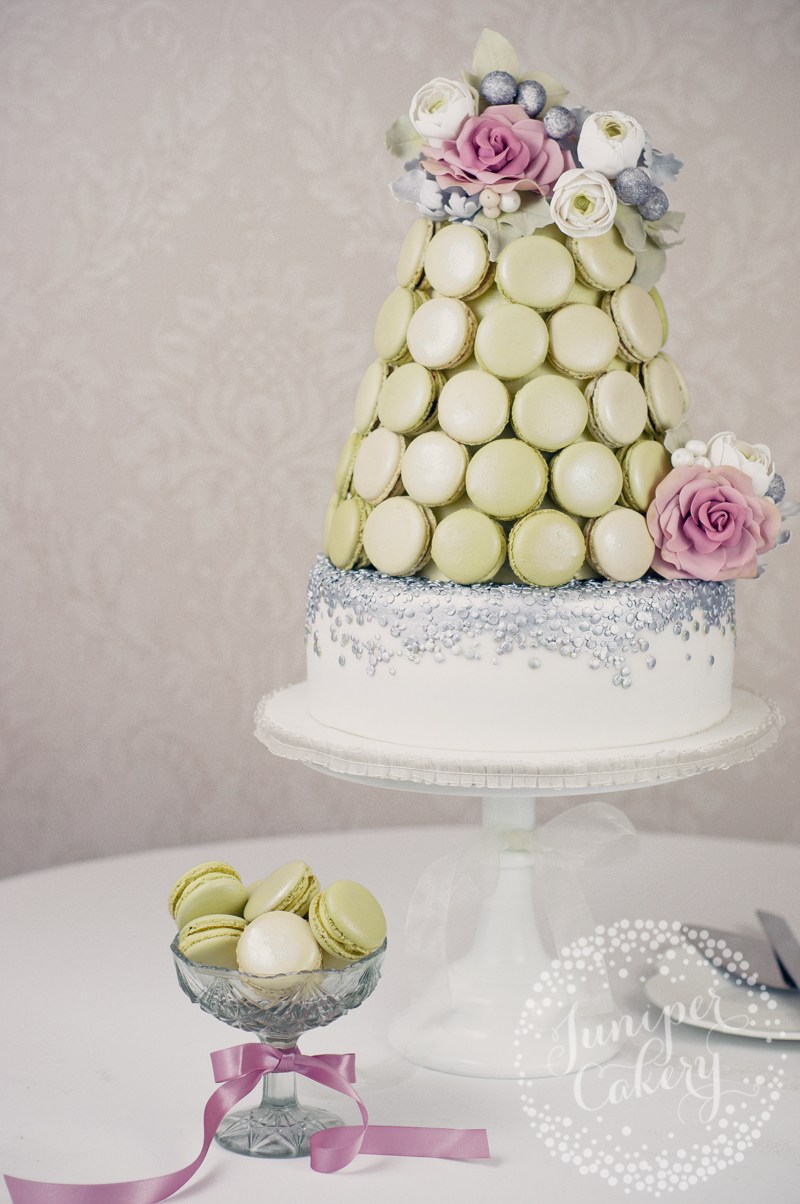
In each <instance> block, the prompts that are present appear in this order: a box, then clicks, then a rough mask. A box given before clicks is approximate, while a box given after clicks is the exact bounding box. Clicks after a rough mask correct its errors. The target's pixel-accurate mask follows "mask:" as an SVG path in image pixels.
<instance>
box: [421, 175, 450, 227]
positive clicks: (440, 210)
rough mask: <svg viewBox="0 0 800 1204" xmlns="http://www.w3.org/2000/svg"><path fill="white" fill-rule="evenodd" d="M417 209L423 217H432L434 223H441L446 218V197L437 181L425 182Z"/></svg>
mask: <svg viewBox="0 0 800 1204" xmlns="http://www.w3.org/2000/svg"><path fill="white" fill-rule="evenodd" d="M417 208H418V209H419V211H420V213H421V214H422V215H423V217H430V218H432V220H433V221H439V220H441V218H443V217H444V216H445V211H444V196H443V194H442V190H441V188H440V187H439V185H438V184H437V183H436V181H435V180H431V179H426V180H424V181H423V183H422V186H421V187H420V190H419V196H418V197H417Z"/></svg>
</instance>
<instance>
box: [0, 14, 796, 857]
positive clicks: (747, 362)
mask: <svg viewBox="0 0 800 1204" xmlns="http://www.w3.org/2000/svg"><path fill="white" fill-rule="evenodd" d="M485 24H486V25H490V26H492V27H493V28H496V29H499V30H501V31H503V32H504V33H506V35H507V36H509V37H510V38H511V40H512V41H513V42H514V43H515V44H516V46H517V47H518V49H519V50H520V53H521V56H522V58H523V60H525V61H526V62H527V63H528V64H530V65H531V66H534V65H536V64H537V63H538V64H540V65H541V66H543V67H546V68H547V69H548V70H549V71H550V72H551V73H552V74H553V75H555V76H557V77H560V78H562V79H564V80H565V82H567V83H569V84H571V85H572V88H573V91H572V97H571V98H572V100H573V102H574V103H578V102H582V103H585V104H586V105H588V106H589V107H592V108H619V109H622V110H623V111H627V112H630V113H632V114H634V115H635V116H636V117H637V118H639V120H640V121H642V123H643V124H644V125H645V126H646V127H647V128H648V129H649V130H650V131H652V133H653V134H654V135H655V138H656V141H657V144H658V145H660V146H661V147H662V148H663V149H667V150H673V151H674V152H675V153H676V154H678V156H679V157H680V158H681V159H683V160H684V162H685V164H686V168H685V171H684V173H683V174H682V176H681V178H680V180H679V181H678V183H677V185H676V186H675V187H674V189H673V198H672V199H673V204H674V205H675V206H676V207H678V208H681V209H685V210H686V211H687V213H688V218H687V222H686V228H685V233H686V243H685V245H684V246H683V247H681V248H679V249H677V250H675V251H674V252H673V253H672V254H671V256H670V262H669V267H668V272H667V275H666V277H665V279H664V284H663V293H664V296H665V298H666V302H667V305H668V308H669V311H670V316H671V320H672V333H671V338H670V350H671V352H672V354H673V355H674V356H675V357H676V358H677V360H678V361H679V363H680V364H681V365H682V367H683V369H684V371H685V374H686V376H687V378H688V381H689V385H690V388H691V392H692V395H693V399H694V424H695V427H696V429H698V431H703V432H705V433H707V434H711V433H713V432H714V431H716V430H719V429H726V428H733V429H736V430H737V431H738V432H739V433H740V435H742V437H745V438H750V439H751V440H763V441H765V442H767V443H769V444H770V445H771V446H772V447H773V449H774V451H775V453H776V457H777V458H778V460H779V462H780V465H781V466H782V468H783V470H784V473H785V475H786V476H787V478H788V479H789V481H790V484H791V485H792V486H793V489H794V494H795V496H797V494H798V493H800V475H799V474H798V469H797V465H798V464H800V432H799V431H798V422H797V417H796V415H797V408H798V401H797V398H798V379H800V355H799V353H798V345H799V344H800V339H798V335H797V318H798V314H797V273H798V253H797V248H798V240H799V239H800V230H799V229H798V226H799V225H800V205H798V203H797V197H798V196H799V195H800V160H799V158H798V150H797V147H798V141H797V113H798V107H799V106H798V100H800V96H799V95H798V91H799V89H798V83H797V81H798V78H800V7H798V5H797V4H796V3H794V2H789V0H786V2H784V0H765V2H763V3H761V4H759V5H754V4H751V3H745V2H740V0H735V2H734V0H731V2H720V0H711V2H708V0H703V2H702V3H699V2H698V0H673V2H669V3H667V2H661V3H657V4H656V3H650V2H649V0H617V2H614V0H585V2H584V3H583V4H581V5H579V6H575V5H573V4H568V5H565V4H561V3H555V2H552V3H549V4H547V3H536V4H533V3H524V4H523V3H516V2H512V0H507V2H501V3H495V4H488V5H487V4H484V3H481V4H479V3H477V2H476V0H458V2H456V0H448V2H445V3H441V2H439V3H435V4H434V3H431V0H411V2H402V0H401V2H399V3H392V4H388V3H384V0H324V2H323V0H305V2H304V3H302V4H298V3H296V0H292V2H291V3H289V2H282V0H281V2H277V3H267V2H263V0H262V2H259V0H151V2H148V3H144V2H142V0H112V2H100V0H17V2H10V0H5V3H4V4H3V5H2V7H0V57H1V58H2V70H0V92H2V101H1V102H0V103H1V104H2V108H1V109H0V112H2V118H0V156H2V158H1V159H0V162H1V163H2V177H3V181H4V184H3V189H2V191H0V210H1V211H2V221H1V222H0V264H2V271H1V272H0V293H1V294H2V299H1V300H0V321H1V322H2V344H1V345H0V363H1V364H2V394H3V405H2V420H1V422H0V456H1V457H2V461H3V465H4V468H3V472H2V479H0V537H1V538H2V561H1V562H0V564H1V565H2V573H1V574H0V597H2V606H3V613H4V616H5V621H4V634H3V653H2V668H1V669H0V680H2V688H3V726H4V733H3V741H2V751H1V752H0V788H1V789H2V800H3V809H4V810H3V829H4V830H3V840H2V848H1V849H0V872H5V873H11V872H15V871H19V870H24V869H28V868H34V867H37V866H43V865H47V864H50V863H54V862H59V861H67V860H72V859H76V858H83V857H91V856H96V855H101V854H103V853H108V852H117V851H123V850H129V849H139V848H145V847H148V846H153V845H162V844H175V843H180V842H184V841H190V840H191V841H196V840H199V839H206V838H208V839H213V838H215V837H222V836H225V837H229V836H233V835H248V834H255V833H264V832H276V831H284V830H302V829H309V828H331V827H345V826H350V825H364V824H400V823H405V822H412V821H413V822H427V821H430V820H435V821H441V820H444V819H447V818H452V819H456V818H459V819H464V820H472V819H474V818H475V816H476V804H474V803H465V802H463V801H459V800H444V799H443V800H440V801H438V802H436V803H435V805H431V803H430V801H429V800H427V799H425V798H424V797H423V796H419V795H410V794H409V795H404V794H402V793H386V794H383V793H381V792H379V791H377V790H372V789H369V788H365V787H357V786H350V785H347V784H344V783H338V782H335V781H333V780H330V779H327V778H321V777H317V776H315V775H312V774H311V773H310V772H309V771H306V770H304V769H302V768H301V767H298V766H295V765H291V764H288V763H284V762H280V761H277V760H275V759H273V758H271V757H270V756H269V754H268V753H267V752H266V751H265V750H264V749H263V748H262V747H261V746H260V745H258V744H257V743H256V741H255V740H254V739H253V737H252V735H251V727H252V725H251V717H252V712H253V708H254V706H255V703H256V702H257V700H258V698H259V696H260V695H261V694H262V693H263V692H265V691H267V690H271V689H273V688H275V687H277V686H279V685H281V684H284V683H288V682H291V681H294V680H297V679H298V678H300V677H301V675H302V672H303V651H302V621H303V610H304V596H305V579H306V572H307V569H308V566H309V564H310V562H311V560H312V558H313V556H314V554H315V552H316V550H317V547H318V543H319V531H320V525H321V519H322V513H323V508H324V505H325V502H326V501H327V498H328V495H329V490H330V481H331V474H332V472H333V467H334V464H335V459H336V455H337V452H338V448H339V446H340V444H341V442H342V441H343V439H344V436H345V435H346V433H347V431H348V429H349V424H350V414H351V404H352V397H353V393H354V389H355V386H356V384H357V382H358V380H359V378H360V375H361V372H362V371H363V369H364V367H365V366H366V364H367V363H368V362H369V361H370V359H371V357H372V351H371V331H372V325H373V321H374V316H375V313H376V311H377V308H378V306H379V304H380V303H381V301H382V300H383V297H384V295H385V293H386V291H387V289H388V287H389V286H390V282H391V274H392V270H393V266H394V260H395V257H396V251H397V247H398V243H399V239H400V237H401V235H402V232H403V231H404V229H405V228H406V226H407V224H408V222H409V220H410V217H411V214H410V211H408V210H407V209H406V208H405V207H402V206H399V205H397V204H395V203H394V202H392V201H391V200H390V198H389V195H388V192H387V183H388V181H389V180H390V179H391V178H392V175H393V174H394V172H395V169H396V164H395V162H394V161H393V160H390V158H389V156H388V155H387V154H386V153H385V152H384V150H383V134H384V130H385V129H386V127H387V126H388V125H389V124H390V122H391V121H392V120H393V119H394V117H395V116H396V115H397V114H398V113H399V112H400V111H401V110H402V109H403V108H404V107H405V106H406V105H407V104H408V101H409V99H410V97H411V95H412V94H413V92H414V91H415V90H416V88H417V87H418V86H419V85H420V84H421V83H423V82H425V81H426V80H427V79H429V78H431V77H432V76H433V75H437V74H445V75H452V74H456V73H457V72H458V70H459V69H460V67H461V66H462V65H467V64H468V62H469V59H470V55H471V51H472V47H473V45H474V42H475V40H476V38H477V35H478V33H479V31H480V29H481V27H482V26H483V25H485ZM799 584H800V557H799V556H798V550H797V547H795V546H792V547H790V548H789V549H788V550H786V551H784V552H782V553H780V554H777V555H775V556H774V557H773V559H772V562H771V564H770V568H769V572H768V575H767V577H766V578H765V579H764V580H763V581H761V582H759V583H745V584H743V585H742V586H741V588H740V591H739V595H740V628H739V630H740V645H739V652H738V677H739V680H740V682H742V683H746V684H748V685H749V686H752V687H754V688H755V689H757V690H760V691H762V692H765V693H769V694H770V695H772V696H774V697H776V698H777V699H779V700H780V702H781V704H782V706H783V707H784V709H785V711H786V714H787V717H788V721H789V729H788V731H787V732H786V733H784V736H783V738H782V742H781V745H780V747H779V751H777V752H774V753H772V754H770V755H769V756H765V757H763V758H762V759H761V760H759V761H758V762H755V763H752V764H749V765H745V766H741V767H739V768H737V769H734V770H730V771H728V772H727V773H717V774H713V775H711V776H709V777H708V778H706V779H702V780H701V779H696V780H693V781H687V782H684V783H682V784H680V785H676V786H670V787H665V788H661V789H657V790H652V791H649V792H647V791H643V792H636V793H635V794H631V795H629V796H627V797H626V798H625V799H624V805H625V806H626V807H629V808H630V813H631V815H632V816H633V817H634V819H635V821H636V822H637V823H638V824H639V825H640V826H641V827H643V828H648V827H649V828H670V829H678V830H683V831H705V832H718V833H726V834H730V835H736V836H742V837H744V836H762V837H771V838H774V839H787V840H797V839H798V838H800V812H799V811H798V808H797V805H796V804H797V794H798V791H797V782H798V780H800V752H799V751H798V744H797V742H796V741H795V740H794V738H793V735H792V733H793V731H794V730H796V727H797V722H798V717H799V716H798V710H800V706H799V705H798V697H797V690H796V685H795V679H796V674H797V670H798V665H797V656H796V653H797V647H798V643H797V635H796V614H797V606H798V602H797V599H798V585H799Z"/></svg>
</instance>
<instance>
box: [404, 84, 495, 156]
mask: <svg viewBox="0 0 800 1204" xmlns="http://www.w3.org/2000/svg"><path fill="white" fill-rule="evenodd" d="M477 112H478V97H477V95H476V93H475V91H474V89H473V88H471V87H470V86H469V84H464V83H461V81H460V80H457V79H443V78H442V77H441V76H437V77H436V79H432V80H431V81H430V83H427V84H424V85H423V86H422V87H421V88H420V89H419V90H418V91H417V92H416V93H415V95H414V99H413V100H412V101H411V107H410V109H409V110H408V115H409V117H410V118H411V124H412V125H413V126H414V129H415V130H416V131H417V133H418V134H420V135H421V136H422V139H423V141H424V142H425V143H426V145H427V146H433V147H440V146H441V145H442V142H443V141H444V139H445V138H455V136H456V134H457V133H458V131H459V130H460V129H461V127H462V125H463V124H464V122H465V121H466V119H467V118H468V117H474V116H475V115H476V114H477Z"/></svg>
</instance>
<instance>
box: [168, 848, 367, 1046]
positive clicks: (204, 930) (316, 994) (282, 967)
mask: <svg viewBox="0 0 800 1204" xmlns="http://www.w3.org/2000/svg"><path fill="white" fill-rule="evenodd" d="M169 910H170V914H171V915H172V917H173V919H174V920H175V923H176V925H177V927H178V933H177V936H176V937H175V939H174V940H173V942H172V951H173V956H174V959H175V964H176V969H177V971H178V978H179V981H180V983H181V986H182V987H183V989H184V991H186V993H187V994H188V995H189V996H190V998H192V999H193V1000H194V1001H195V1002H198V1003H200V1004H201V1006H204V1007H205V1010H207V1011H211V1012H212V1013H213V1014H215V1015H217V1016H218V1018H219V1019H222V1020H225V1021H226V1022H227V1023H230V1024H234V1025H235V1026H236V1027H240V1028H246V1029H249V1030H250V1031H260V1030H261V1029H262V1028H263V1025H264V1020H265V1017H264V1015H263V1012H264V1010H265V1009H267V1010H269V1009H270V1008H273V1007H274V1006H275V1005H276V1004H280V1006H281V1008H282V1009H283V1011H284V1013H286V1011H287V1009H289V1010H291V1008H292V1007H293V1006H294V1005H296V1007H295V1012H298V1011H299V1012H303V1013H306V1014H304V1015H303V1016H302V1017H301V1016H300V1015H295V1016H294V1017H293V1019H292V1022H291V1024H293V1025H294V1028H295V1029H296V1031H302V1029H303V1028H310V1027H316V1026H317V1025H319V1024H325V1023H328V1022H329V1020H331V1019H334V1018H335V1017H336V1016H337V1015H341V1014H342V1012H343V1011H347V1010H349V1008H351V1007H355V1006H357V1005H358V1004H359V1003H360V1002H362V1000H363V998H366V995H367V994H369V993H371V991H372V990H373V989H374V986H375V983H376V982H377V979H378V977H379V974H380V965H381V962H382V958H383V952H384V949H385V942H386V918H385V916H384V913H383V910H382V908H381V906H380V904H379V903H378V901H377V899H376V898H375V896H374V895H373V894H372V893H371V891H369V890H368V889H367V887H365V886H362V885H361V884H360V883H358V882H352V881H350V880H345V879H342V880H339V881H337V882H333V883H331V885H330V886H327V887H322V886H321V884H320V882H319V880H318V879H317V877H316V875H315V874H314V872H313V871H312V870H311V868H310V867H309V866H308V865H307V864H306V862H304V861H299V860H297V861H290V862H287V863H286V864H284V865H281V866H279V867H278V868H277V869H275V870H273V871H272V873H270V874H269V875H267V877H265V878H261V879H259V880H257V881H256V882H254V883H253V884H252V885H250V886H249V887H248V886H246V885H245V884H244V882H243V881H242V879H241V877H240V876H239V874H238V873H237V871H236V870H235V869H234V868H233V866H231V865H228V864H227V863H226V862H223V861H208V862H203V863H202V864H200V865H196V866H193V867H192V868H191V869H190V870H188V871H187V872H186V873H185V874H182V875H181V877H180V878H178V880H177V881H176V882H175V885H174V886H173V888H172V890H171V891H170V895H169ZM326 997H327V998H328V1004H327V1005H323V1002H322V1001H323V1000H324V999H325V998H326ZM204 1000H205V1003H204ZM304 1001H306V1002H307V1003H312V1004H314V1005H316V1007H314V1006H312V1009H311V1012H310V1013H309V1012H308V1008H307V1007H304ZM323 1016H324V1017H326V1018H322V1017H323ZM290 1027H291V1025H290ZM272 1035H273V1036H274V1037H276V1038H277V1037H279V1036H280V1035H281V1034H280V1033H274V1032H273V1033H272Z"/></svg>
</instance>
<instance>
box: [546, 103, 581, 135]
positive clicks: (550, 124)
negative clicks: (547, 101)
mask: <svg viewBox="0 0 800 1204" xmlns="http://www.w3.org/2000/svg"><path fill="white" fill-rule="evenodd" d="M542 121H543V122H544V128H545V130H546V132H547V133H548V134H549V135H550V137H551V138H567V137H568V136H569V135H570V134H571V133H572V131H573V130H574V129H575V126H576V124H577V122H576V119H575V114H574V113H573V112H572V111H571V110H570V109H567V108H565V106H564V105H553V107H552V109H548V110H547V112H546V113H545V115H544V117H543V118H542Z"/></svg>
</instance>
